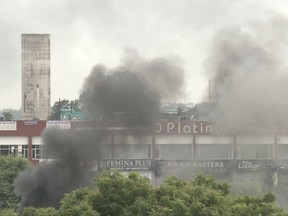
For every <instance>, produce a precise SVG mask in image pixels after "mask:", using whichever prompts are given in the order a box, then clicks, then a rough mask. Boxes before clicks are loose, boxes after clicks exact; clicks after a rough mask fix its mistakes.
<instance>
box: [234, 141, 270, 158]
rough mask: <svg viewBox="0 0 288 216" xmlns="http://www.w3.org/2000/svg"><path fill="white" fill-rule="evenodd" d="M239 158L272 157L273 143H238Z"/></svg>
mask: <svg viewBox="0 0 288 216" xmlns="http://www.w3.org/2000/svg"><path fill="white" fill-rule="evenodd" d="M237 149H238V151H237V158H243V159H245V158H246V159H263V158H271V157H272V145H269V144H265V145H262V144H238V147H237Z"/></svg>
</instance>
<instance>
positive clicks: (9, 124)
mask: <svg viewBox="0 0 288 216" xmlns="http://www.w3.org/2000/svg"><path fill="white" fill-rule="evenodd" d="M16 130H17V123H16V121H0V131H16Z"/></svg>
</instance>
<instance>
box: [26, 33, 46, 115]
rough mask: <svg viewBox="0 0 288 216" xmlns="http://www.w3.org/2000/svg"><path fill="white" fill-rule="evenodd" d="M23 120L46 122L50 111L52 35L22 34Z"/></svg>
mask: <svg viewBox="0 0 288 216" xmlns="http://www.w3.org/2000/svg"><path fill="white" fill-rule="evenodd" d="M21 39H22V42H21V45H22V56H21V57H22V119H23V120H33V119H38V120H46V119H47V117H48V115H49V110H50V35H49V34H22V38H21Z"/></svg>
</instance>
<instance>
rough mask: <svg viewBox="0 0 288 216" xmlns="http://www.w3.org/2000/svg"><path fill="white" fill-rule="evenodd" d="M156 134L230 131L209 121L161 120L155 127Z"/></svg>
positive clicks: (219, 132) (220, 132) (221, 132)
mask: <svg viewBox="0 0 288 216" xmlns="http://www.w3.org/2000/svg"><path fill="white" fill-rule="evenodd" d="M154 132H155V133H156V134H199V135H200V134H223V133H229V131H228V130H227V129H226V128H223V127H220V126H217V125H211V124H209V123H208V122H198V121H195V122H194V121H189V122H188V121H177V122H176V121H175V122H159V123H157V124H156V125H155V127H154Z"/></svg>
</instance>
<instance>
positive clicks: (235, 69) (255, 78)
mask: <svg viewBox="0 0 288 216" xmlns="http://www.w3.org/2000/svg"><path fill="white" fill-rule="evenodd" d="M287 26H288V20H287V19H286V18H283V17H281V16H280V15H274V16H273V17H270V18H269V19H267V20H264V21H257V22H256V21H254V22H252V23H251V24H250V25H247V26H234V27H228V28H225V29H222V30H221V31H219V32H218V33H217V34H216V36H215V38H214V41H213V47H212V52H211V55H210V57H209V59H208V60H207V66H208V76H209V79H210V80H211V91H210V92H211V98H212V99H213V100H214V102H216V107H215V110H214V115H213V117H214V118H215V119H216V121H218V122H221V123H223V124H225V125H226V126H228V127H230V128H233V129H239V128H245V127H255V128H256V127H276V126H279V125H280V126H281V125H284V124H286V123H288V109H287V107H288V100H287V99H288V91H287V90H286V89H287V84H288V76H287V75H288V73H287V71H288V70H287V69H288V68H287V63H286V62H287V61H286V56H287V55H286V54H287V49H285V48H284V47H287V36H288V31H287Z"/></svg>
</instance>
